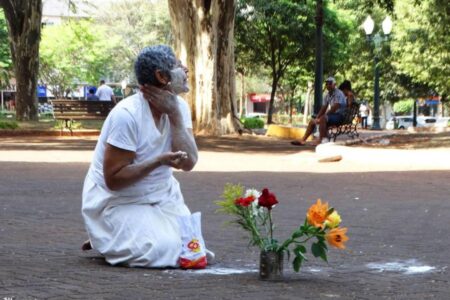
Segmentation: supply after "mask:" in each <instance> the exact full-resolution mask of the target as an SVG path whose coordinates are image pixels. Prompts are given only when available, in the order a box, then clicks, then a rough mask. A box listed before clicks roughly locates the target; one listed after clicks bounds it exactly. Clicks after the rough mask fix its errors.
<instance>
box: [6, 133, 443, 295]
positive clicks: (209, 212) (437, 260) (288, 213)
mask: <svg viewBox="0 0 450 300" xmlns="http://www.w3.org/2000/svg"><path fill="white" fill-rule="evenodd" d="M199 144H200V149H201V150H202V151H201V162H200V164H199V166H198V168H196V169H195V171H194V172H191V173H182V172H177V173H176V177H177V178H178V179H179V181H180V182H181V185H182V189H183V193H184V195H185V198H186V202H187V203H188V205H189V207H190V208H191V210H192V211H202V213H203V231H204V235H205V238H206V241H207V245H208V247H210V248H211V249H213V250H214V251H215V252H216V254H217V264H215V265H214V266H212V267H210V268H208V269H206V270H205V271H202V272H199V271H196V272H195V271H192V272H191V271H181V270H149V269H128V268H122V267H111V266H108V265H106V264H105V262H104V260H103V259H102V258H101V256H100V255H99V254H98V253H96V252H91V253H82V252H81V251H80V250H79V246H80V244H81V242H82V241H83V240H84V239H85V237H86V235H85V233H84V228H83V224H82V220H81V216H80V197H81V195H80V193H81V187H82V181H83V178H84V175H85V173H86V171H87V168H88V166H89V164H88V160H89V157H90V155H91V151H92V149H93V146H94V145H95V139H92V138H65V139H57V138H40V139H37V138H30V139H20V138H14V139H3V141H2V142H1V143H0V157H1V161H0V170H1V171H0V183H1V184H0V266H1V267H0V299H78V298H79V299H128V298H131V299H150V298H152V299H179V298H183V299H330V298H331V299H334V298H337V299H448V295H449V294H450V286H449V280H448V277H449V274H448V273H449V271H448V266H449V260H448V254H447V251H446V250H445V249H449V248H450V240H449V238H448V228H450V218H449V217H450V201H449V200H450V199H449V198H450V197H449V195H450V185H449V179H450V171H449V170H450V169H449V168H447V169H445V168H443V167H442V165H443V164H444V163H446V162H445V160H444V161H441V164H438V163H436V162H433V163H429V164H422V163H414V162H411V167H410V168H406V171H405V164H404V162H402V160H401V157H403V156H407V155H413V156H411V157H413V158H414V157H415V159H417V158H418V157H420V156H421V155H424V154H423V153H416V154H408V153H411V151H405V152H400V153H398V155H397V156H395V157H397V159H393V161H392V162H390V163H389V166H384V167H379V166H377V165H378V164H381V160H383V159H386V157H383V156H382V155H381V154H377V153H379V152H376V153H372V155H371V156H369V157H370V158H371V160H369V162H367V161H364V162H362V161H360V159H357V157H358V155H359V154H360V152H357V150H355V149H354V148H352V149H347V148H346V151H350V152H351V151H354V152H351V153H350V154H351V156H348V155H347V154H345V153H344V155H343V159H342V161H340V162H337V163H318V162H317V159H318V158H319V157H320V155H322V154H317V153H315V152H313V149H312V148H308V147H307V148H305V149H303V148H302V149H298V148H296V147H293V146H290V145H288V144H287V143H286V141H282V140H274V139H265V138H258V139H252V138H231V137H228V138H227V137H226V138H220V139H209V138H199ZM20 151H23V152H20ZM46 151H53V152H46ZM355 151H356V152H355ZM361 151H362V150H361ZM380 151H381V150H380ZM430 151H431V152H427V153H428V154H427V156H426V157H422V159H423V160H427V159H429V158H430V157H433V156H436V157H440V155H444V154H445V153H447V154H448V153H450V152H448V151H449V149H440V150H439V151H433V150H430ZM445 151H447V152H445ZM441 152H444V154H442V153H441ZM42 153H45V154H46V155H42ZM380 153H381V152H380ZM392 153H393V152H391V155H392ZM356 154H358V155H356ZM414 155H415V156H414ZM417 155H418V156H417ZM49 156H50V157H49ZM379 156H381V157H383V158H382V159H381V160H380V159H379ZM350 157H353V158H352V159H353V161H352V162H351V163H349V162H348V160H350ZM377 157H378V158H377ZM411 157H409V158H408V160H409V159H412V158H411ZM447 157H448V156H447ZM447 160H448V158H447ZM70 161H74V162H70ZM346 161H347V162H346ZM370 161H372V162H370ZM396 162H398V163H396ZM355 164H357V165H358V166H359V167H358V171H359V172H356V170H353V169H351V168H350V165H355ZM414 165H415V166H414ZM417 165H420V167H418V166H417ZM317 168H319V169H317ZM227 182H233V183H242V184H243V185H245V186H248V187H256V188H262V187H269V188H270V189H272V190H273V191H274V192H275V193H276V194H277V196H278V198H279V200H280V204H279V205H278V206H277V207H276V208H275V210H274V219H275V222H276V224H277V229H276V235H277V237H279V239H282V238H284V237H286V236H287V235H288V234H289V232H291V231H292V230H293V229H294V228H295V226H297V225H298V224H299V223H300V222H302V221H303V220H304V216H305V213H306V209H307V208H308V207H309V205H310V204H311V203H312V202H314V201H315V199H316V198H318V197H320V198H322V199H324V200H327V201H329V202H330V203H331V204H332V205H333V206H335V207H336V208H337V209H338V210H339V212H340V213H341V215H342V218H343V225H345V226H347V227H349V236H350V241H349V242H348V250H345V251H337V250H331V251H330V252H329V264H328V265H327V264H324V263H322V262H320V261H318V260H315V259H311V260H309V261H308V262H307V263H306V264H305V267H304V269H302V271H301V272H300V273H299V274H296V273H293V272H292V271H290V267H289V266H288V265H286V266H285V269H286V280H285V281H284V282H278V283H270V282H261V281H259V280H258V277H257V273H256V271H257V268H258V267H257V262H258V251H257V250H256V249H253V248H250V249H249V248H247V240H246V238H245V236H244V235H243V232H242V231H241V230H240V229H238V228H235V227H224V226H223V222H224V221H226V220H228V217H227V216H223V215H220V214H215V210H216V206H215V204H214V203H213V201H214V200H216V199H217V198H218V197H219V195H220V193H221V191H222V188H223V185H224V184H225V183H227ZM220 273H222V274H220Z"/></svg>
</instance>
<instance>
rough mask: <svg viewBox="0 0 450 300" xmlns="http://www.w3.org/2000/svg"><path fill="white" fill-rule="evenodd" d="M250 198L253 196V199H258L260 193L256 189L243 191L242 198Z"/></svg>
mask: <svg viewBox="0 0 450 300" xmlns="http://www.w3.org/2000/svg"><path fill="white" fill-rule="evenodd" d="M250 196H253V197H254V198H255V199H258V198H259V196H261V193H260V192H259V191H258V190H256V189H248V190H246V191H245V195H244V197H245V198H246V197H250Z"/></svg>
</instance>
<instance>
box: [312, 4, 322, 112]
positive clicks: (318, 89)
mask: <svg viewBox="0 0 450 300" xmlns="http://www.w3.org/2000/svg"><path fill="white" fill-rule="evenodd" d="M322 28H323V1H322V0H317V3H316V72H315V79H314V107H313V113H314V114H315V115H317V114H318V113H319V110H320V107H321V106H322V93H323V55H322V52H323V29H322Z"/></svg>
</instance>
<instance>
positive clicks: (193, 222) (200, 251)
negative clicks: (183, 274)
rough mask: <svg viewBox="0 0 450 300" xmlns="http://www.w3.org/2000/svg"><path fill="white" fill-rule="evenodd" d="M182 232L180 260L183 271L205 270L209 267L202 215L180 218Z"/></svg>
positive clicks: (196, 214)
mask: <svg viewBox="0 0 450 300" xmlns="http://www.w3.org/2000/svg"><path fill="white" fill-rule="evenodd" d="M178 223H179V225H180V232H181V243H182V248H181V255H180V259H179V264H180V268H182V269H204V268H205V267H206V265H207V259H206V248H205V241H204V240H203V236H202V228H201V213H200V212H196V213H194V214H191V215H188V216H179V217H178Z"/></svg>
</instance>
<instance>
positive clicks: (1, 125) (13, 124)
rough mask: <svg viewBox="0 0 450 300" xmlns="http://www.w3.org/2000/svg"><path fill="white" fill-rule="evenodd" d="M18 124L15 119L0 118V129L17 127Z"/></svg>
mask: <svg viewBox="0 0 450 300" xmlns="http://www.w3.org/2000/svg"><path fill="white" fill-rule="evenodd" d="M17 128H19V124H17V122H16V121H3V120H0V129H17Z"/></svg>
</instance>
